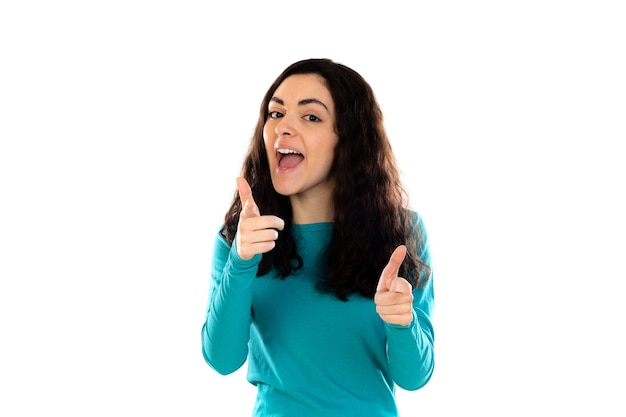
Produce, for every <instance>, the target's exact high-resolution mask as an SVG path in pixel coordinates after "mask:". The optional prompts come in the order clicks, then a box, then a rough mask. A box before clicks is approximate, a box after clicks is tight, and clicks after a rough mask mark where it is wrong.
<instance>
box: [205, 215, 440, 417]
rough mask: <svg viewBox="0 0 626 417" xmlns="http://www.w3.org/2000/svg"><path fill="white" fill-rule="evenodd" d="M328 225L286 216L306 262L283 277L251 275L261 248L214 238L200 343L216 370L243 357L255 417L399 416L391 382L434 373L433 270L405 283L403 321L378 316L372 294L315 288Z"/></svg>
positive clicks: (408, 383) (421, 379)
mask: <svg viewBox="0 0 626 417" xmlns="http://www.w3.org/2000/svg"><path fill="white" fill-rule="evenodd" d="M416 215H417V214H416ZM418 218H419V216H418ZM418 226H419V227H420V228H421V229H422V234H423V238H424V240H425V241H424V245H423V248H422V253H421V254H420V256H421V258H422V260H424V261H425V262H426V263H428V264H430V263H431V261H430V254H429V248H428V241H427V240H426V233H425V230H424V226H423V222H422V221H421V219H419V223H418ZM332 229H333V225H332V223H314V224H301V225H298V224H296V225H292V228H291V230H292V233H293V235H294V238H295V240H296V244H297V247H298V253H299V254H300V256H301V257H302V258H303V261H304V266H303V268H302V269H301V270H299V272H298V273H297V274H296V275H294V276H290V277H288V278H286V279H284V280H281V279H278V278H275V277H273V276H272V274H271V273H270V274H268V275H266V276H262V277H258V278H257V277H255V275H256V270H257V266H258V263H259V261H260V260H261V255H257V256H255V257H254V258H252V259H251V260H248V261H245V260H242V259H241V258H240V257H239V256H238V255H237V251H236V249H235V246H236V245H232V247H230V246H229V245H228V244H227V243H226V241H225V239H224V238H223V237H222V236H220V235H219V234H218V236H217V238H216V241H215V246H214V257H213V268H212V276H211V286H210V288H211V289H210V294H209V301H208V308H207V316H206V321H205V323H204V325H203V327H202V352H203V355H204V359H205V360H206V362H207V363H208V364H209V365H210V366H211V367H212V368H214V369H215V370H216V371H218V372H219V373H221V374H229V373H231V372H234V371H236V370H237V369H239V368H240V367H241V366H242V365H243V364H244V362H245V361H246V360H247V361H248V381H249V382H250V383H252V384H254V385H256V386H257V390H258V395H257V399H256V403H255V406H254V412H253V416H255V417H261V416H263V417H265V416H276V417H278V416H285V417H322V416H323V417H328V416H341V417H351V416H355V417H363V416H368V417H369V416H372V417H374V416H376V417H379V416H380V417H383V416H385V417H386V416H389V417H391V416H398V411H397V408H396V405H395V385H398V386H399V387H401V388H403V389H406V390H416V389H419V388H420V387H422V386H423V385H424V384H426V382H428V380H429V379H430V376H431V374H432V372H433V367H434V349H433V341H434V332H433V327H432V325H431V314H432V309H433V301H434V298H433V282H432V276H431V279H430V280H429V281H428V282H427V284H426V285H425V286H423V287H418V288H417V289H415V290H414V292H413V294H414V303H413V306H414V308H413V322H412V323H411V324H409V325H408V326H397V325H390V324H387V323H385V322H383V320H382V319H381V318H380V316H379V315H378V314H377V313H376V306H375V304H374V301H373V300H372V299H368V298H364V297H362V296H360V295H352V296H350V297H349V300H348V301H347V302H345V301H340V300H339V299H337V298H336V296H335V295H334V294H322V293H320V292H318V291H317V290H316V289H315V284H316V282H317V281H318V271H319V269H318V267H317V256H318V254H319V253H320V251H321V250H322V249H323V247H324V246H325V245H327V244H328V242H329V241H330V238H331V235H332Z"/></svg>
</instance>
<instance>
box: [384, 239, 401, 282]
mask: <svg viewBox="0 0 626 417" xmlns="http://www.w3.org/2000/svg"><path fill="white" fill-rule="evenodd" d="M405 256H406V246H404V245H400V246H398V247H397V248H396V249H395V250H394V251H393V253H392V254H391V257H390V258H389V263H387V265H386V266H385V268H384V269H383V272H382V273H381V274H380V280H381V281H387V280H390V279H393V278H395V277H397V276H398V273H399V272H400V265H402V262H403V261H404V257H405Z"/></svg>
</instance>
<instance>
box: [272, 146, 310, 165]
mask: <svg viewBox="0 0 626 417" xmlns="http://www.w3.org/2000/svg"><path fill="white" fill-rule="evenodd" d="M303 159H304V155H302V154H301V153H300V152H298V151H295V150H293V149H285V148H278V149H277V150H276V160H277V161H278V167H279V168H281V169H290V168H294V167H295V166H296V165H298V164H299V163H300V162H302V160H303Z"/></svg>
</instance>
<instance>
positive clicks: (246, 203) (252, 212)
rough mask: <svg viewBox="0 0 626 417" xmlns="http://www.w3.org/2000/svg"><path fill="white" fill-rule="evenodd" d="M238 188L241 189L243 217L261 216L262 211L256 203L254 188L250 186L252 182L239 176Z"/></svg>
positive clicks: (240, 197)
mask: <svg viewBox="0 0 626 417" xmlns="http://www.w3.org/2000/svg"><path fill="white" fill-rule="evenodd" d="M237 190H238V191H239V199H240V200H241V205H242V209H241V217H256V216H260V215H261V213H260V211H259V208H258V207H257V205H256V203H255V202H254V198H253V197H252V189H251V188H250V184H248V181H246V179H245V178H243V177H238V178H237Z"/></svg>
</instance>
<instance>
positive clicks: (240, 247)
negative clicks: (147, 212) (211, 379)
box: [202, 177, 285, 374]
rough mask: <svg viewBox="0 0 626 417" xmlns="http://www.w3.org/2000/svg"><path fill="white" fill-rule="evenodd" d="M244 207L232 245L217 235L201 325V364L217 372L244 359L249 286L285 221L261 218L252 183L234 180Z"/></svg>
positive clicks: (231, 368) (228, 369) (228, 370)
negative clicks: (205, 363)
mask: <svg viewBox="0 0 626 417" xmlns="http://www.w3.org/2000/svg"><path fill="white" fill-rule="evenodd" d="M237 189H238V190H239V198H240V199H241V201H242V202H244V204H243V209H242V210H241V214H240V216H239V223H238V225H237V233H236V236H235V239H234V241H233V244H232V245H231V246H229V245H228V243H227V241H226V239H225V238H223V237H222V236H221V235H219V234H218V236H217V239H216V241H215V246H214V250H213V252H214V253H213V268H212V270H211V290H210V291H209V303H208V307H207V314H206V319H205V322H204V325H203V326H202V354H203V355H204V360H205V361H206V362H207V363H208V364H209V365H210V366H211V367H212V368H214V369H215V370H216V371H218V372H219V373H221V374H229V373H231V372H234V371H236V370H237V369H239V368H240V367H241V365H243V363H244V362H245V361H246V358H247V356H248V340H249V339H250V322H251V320H252V316H251V309H252V284H253V282H254V277H255V276H256V271H257V267H258V264H259V262H261V258H262V255H261V254H262V253H265V252H268V251H270V250H272V249H273V248H274V246H275V244H276V243H275V240H276V239H277V238H278V230H282V229H283V228H284V226H285V222H284V221H283V220H282V219H280V218H278V217H276V216H271V215H266V216H261V214H260V212H259V208H258V207H257V205H256V203H255V202H254V198H253V197H252V190H251V189H250V185H249V184H248V182H247V181H246V180H245V179H244V178H241V177H240V178H237Z"/></svg>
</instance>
